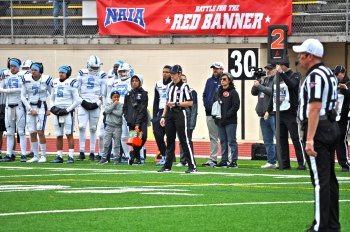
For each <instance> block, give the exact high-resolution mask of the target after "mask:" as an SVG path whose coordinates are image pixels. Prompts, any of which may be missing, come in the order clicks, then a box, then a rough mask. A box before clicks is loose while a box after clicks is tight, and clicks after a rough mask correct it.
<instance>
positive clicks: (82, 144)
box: [79, 130, 86, 151]
mask: <svg viewBox="0 0 350 232" xmlns="http://www.w3.org/2000/svg"><path fill="white" fill-rule="evenodd" d="M85 141H86V131H85V130H79V145H80V151H85Z"/></svg>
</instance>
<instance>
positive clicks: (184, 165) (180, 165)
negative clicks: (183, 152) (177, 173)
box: [175, 162, 186, 168]
mask: <svg viewBox="0 0 350 232" xmlns="http://www.w3.org/2000/svg"><path fill="white" fill-rule="evenodd" d="M175 167H178V168H184V167H186V164H183V163H181V162H180V163H178V164H176V165H175Z"/></svg>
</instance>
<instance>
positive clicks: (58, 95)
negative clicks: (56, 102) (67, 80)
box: [57, 86, 64, 97]
mask: <svg viewBox="0 0 350 232" xmlns="http://www.w3.org/2000/svg"><path fill="white" fill-rule="evenodd" d="M63 89H64V87H63V86H59V87H58V89H57V97H63Z"/></svg>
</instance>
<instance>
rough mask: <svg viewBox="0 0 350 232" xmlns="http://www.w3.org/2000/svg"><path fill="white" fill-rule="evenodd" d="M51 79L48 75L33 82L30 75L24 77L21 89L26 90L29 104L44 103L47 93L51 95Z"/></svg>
mask: <svg viewBox="0 0 350 232" xmlns="http://www.w3.org/2000/svg"><path fill="white" fill-rule="evenodd" d="M51 86H52V77H51V76H49V75H41V77H40V79H39V80H37V81H35V80H34V79H33V77H32V74H27V75H24V84H23V88H25V89H26V94H27V95H28V102H29V103H31V102H32V103H37V102H38V101H39V100H41V101H46V98H47V96H48V94H49V93H51V88H52V87H51Z"/></svg>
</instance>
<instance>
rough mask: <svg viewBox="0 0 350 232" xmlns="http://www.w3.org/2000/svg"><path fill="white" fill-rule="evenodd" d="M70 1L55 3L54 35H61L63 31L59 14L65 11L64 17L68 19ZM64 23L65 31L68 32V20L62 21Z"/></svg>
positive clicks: (61, 0)
mask: <svg viewBox="0 0 350 232" xmlns="http://www.w3.org/2000/svg"><path fill="white" fill-rule="evenodd" d="M68 5H69V1H68V0H55V1H53V17H54V31H53V33H52V35H61V34H62V31H61V30H60V29H59V19H58V14H59V13H60V10H61V9H62V11H63V17H68ZM62 22H63V30H64V31H66V29H67V25H68V19H64V20H62Z"/></svg>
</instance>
